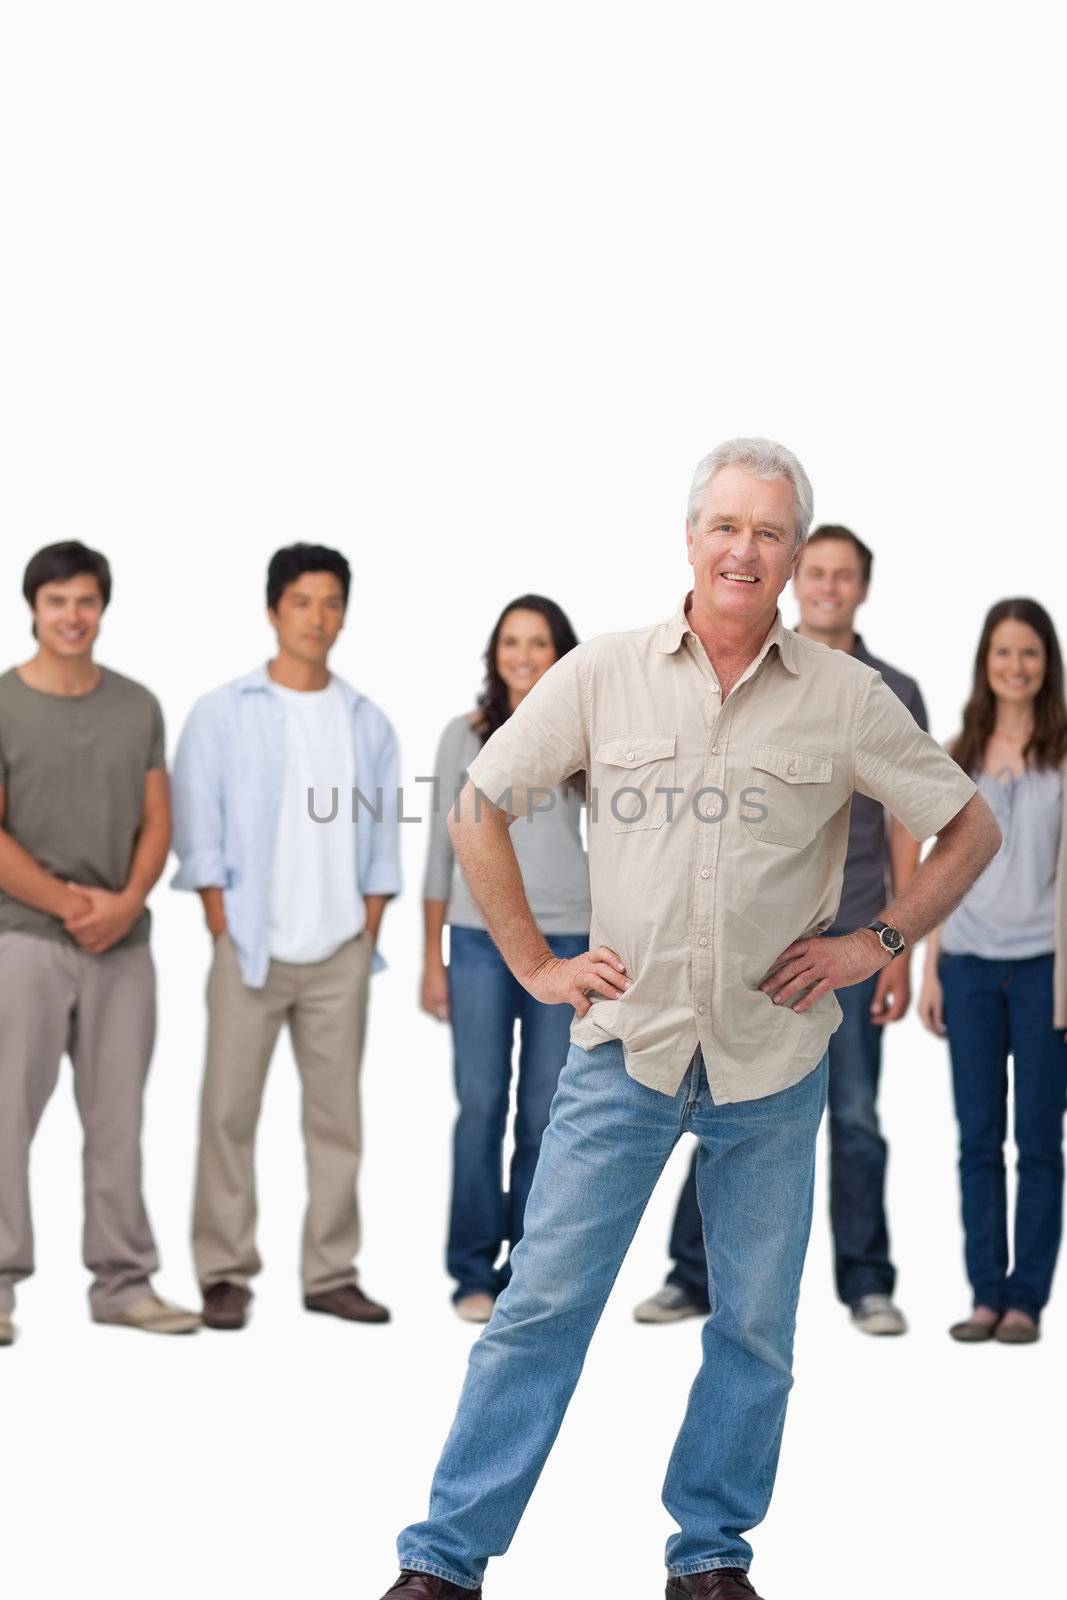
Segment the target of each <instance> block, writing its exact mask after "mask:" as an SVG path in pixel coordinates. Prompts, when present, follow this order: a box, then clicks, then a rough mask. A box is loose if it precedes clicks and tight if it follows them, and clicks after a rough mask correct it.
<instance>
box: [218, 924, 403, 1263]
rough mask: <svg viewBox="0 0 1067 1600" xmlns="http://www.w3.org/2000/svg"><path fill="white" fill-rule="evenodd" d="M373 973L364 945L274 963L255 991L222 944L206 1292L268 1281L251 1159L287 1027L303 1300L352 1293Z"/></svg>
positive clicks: (356, 942) (223, 940) (225, 940)
mask: <svg viewBox="0 0 1067 1600" xmlns="http://www.w3.org/2000/svg"><path fill="white" fill-rule="evenodd" d="M370 962H371V941H370V939H369V937H368V935H367V934H366V933H361V934H360V935H359V936H358V938H355V939H350V940H349V941H348V943H347V944H344V945H342V946H341V948H340V950H338V951H337V953H336V955H332V956H331V957H330V958H329V960H328V961H316V962H311V963H308V964H306V965H304V964H295V963H293V962H288V961H272V962H271V964H270V970H269V972H268V974H267V982H266V984H265V985H264V987H263V988H262V989H250V988H249V987H248V986H247V985H246V984H245V983H244V981H243V979H242V977H241V972H240V968H239V967H238V965H237V952H236V950H235V949H234V945H233V941H232V940H231V939H230V937H229V935H228V934H225V933H224V934H223V935H222V936H221V937H220V938H219V939H218V940H217V941H216V944H215V954H214V957H213V959H212V963H211V973H210V975H209V977H208V985H207V1006H208V1031H207V1062H206V1065H205V1068H204V1091H203V1097H202V1100H201V1107H200V1156H199V1161H198V1164H197V1175H196V1202H195V1206H194V1211H193V1255H194V1257H195V1259H196V1270H197V1274H198V1276H199V1278H200V1283H201V1285H202V1287H204V1288H207V1287H208V1286H209V1285H210V1284H212V1283H221V1282H223V1281H225V1282H228V1283H239V1284H246V1283H247V1282H248V1280H249V1278H251V1277H253V1276H254V1275H255V1274H256V1273H257V1272H258V1271H259V1269H260V1265H261V1262H260V1259H259V1255H258V1252H257V1251H256V1239H255V1231H256V1177H255V1167H254V1162H253V1148H254V1144H255V1136H256V1124H257V1122H258V1121H259V1109H260V1105H261V1104H262V1100H263V1087H264V1084H265V1083H266V1079H267V1067H268V1066H269V1065H270V1058H271V1055H272V1054H273V1051H274V1045H275V1042H276V1040H277V1038H278V1032H279V1030H280V1028H281V1025H282V1023H283V1022H288V1024H289V1036H290V1038H291V1040H292V1044H293V1054H294V1055H295V1056H296V1064H297V1069H298V1071H299V1073H300V1082H301V1091H302V1098H303V1126H304V1151H305V1156H306V1160H307V1174H308V1205H307V1212H306V1214H305V1217H304V1243H303V1250H302V1253H301V1276H302V1278H303V1283H304V1292H305V1293H306V1294H315V1293H319V1292H321V1291H323V1290H326V1289H335V1288H337V1287H338V1285H340V1284H343V1283H353V1282H354V1281H355V1277H356V1272H355V1267H354V1265H353V1263H354V1261H355V1258H356V1256H357V1254H358V1253H359V1211H358V1208H357V1205H356V1178H357V1175H358V1172H359V1158H360V1119H359V1067H360V1059H361V1057H362V1054H363V1036H364V1031H365V1027H366V1019H367V989H368V984H369V980H370Z"/></svg>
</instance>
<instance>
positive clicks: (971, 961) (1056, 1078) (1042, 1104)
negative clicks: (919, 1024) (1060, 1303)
mask: <svg viewBox="0 0 1067 1600" xmlns="http://www.w3.org/2000/svg"><path fill="white" fill-rule="evenodd" d="M940 975H941V985H942V989H943V991H944V1007H945V1027H946V1029H947V1030H948V1043H949V1054H950V1056H951V1058H952V1089H953V1094H954V1096H955V1101H956V1118H957V1121H958V1122H959V1128H960V1189H961V1195H962V1203H963V1204H962V1209H963V1231H964V1236H965V1240H966V1252H965V1254H966V1262H967V1276H968V1278H969V1280H970V1284H971V1289H972V1290H973V1292H974V1303H975V1305H983V1306H990V1307H991V1308H992V1309H993V1310H994V1311H1009V1310H1011V1311H1025V1312H1027V1314H1028V1315H1029V1316H1031V1317H1035V1318H1036V1317H1038V1316H1039V1315H1040V1314H1041V1310H1042V1308H1043V1307H1044V1306H1045V1304H1046V1302H1047V1301H1048V1297H1049V1290H1050V1288H1051V1285H1052V1273H1053V1269H1054V1267H1055V1265H1056V1256H1057V1254H1058V1252H1059V1247H1060V1233H1061V1229H1062V1220H1063V1216H1062V1214H1063V1111H1064V1098H1065V1095H1067V1045H1065V1044H1064V1042H1063V1034H1062V1032H1060V1033H1057V1032H1056V1031H1055V1030H1054V1029H1053V1026H1052V957H1051V956H1050V955H1047V956H1032V957H1031V958H1030V959H1029V960H1026V961H988V960H986V959H985V958H984V957H982V956H966V955H942V957H941V963H940ZM1009 1055H1010V1056H1011V1057H1012V1059H1013V1062H1014V1068H1015V1071H1014V1109H1015V1117H1014V1122H1015V1129H1014V1131H1015V1144H1016V1147H1017V1149H1018V1152H1019V1165H1018V1173H1019V1185H1018V1191H1017V1196H1016V1204H1015V1250H1014V1262H1013V1264H1012V1269H1011V1271H1010V1272H1009V1271H1008V1203H1007V1185H1006V1178H1005V1170H1004V1141H1005V1138H1006V1136H1007V1115H1008V1056H1009Z"/></svg>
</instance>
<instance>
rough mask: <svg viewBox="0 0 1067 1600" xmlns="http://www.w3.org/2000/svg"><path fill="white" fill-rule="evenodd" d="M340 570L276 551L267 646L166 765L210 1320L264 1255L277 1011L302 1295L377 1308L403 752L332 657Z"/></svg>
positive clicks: (304, 548)
mask: <svg viewBox="0 0 1067 1600" xmlns="http://www.w3.org/2000/svg"><path fill="white" fill-rule="evenodd" d="M350 584H351V573H350V570H349V566H348V562H347V561H346V560H345V558H344V556H343V555H341V554H340V553H339V552H338V551H337V550H331V549H328V548H327V547H325V546H323V545H312V544H295V545H290V546H287V547H286V548H285V549H283V550H278V551H277V552H276V553H275V554H274V556H273V557H272V558H271V562H270V567H269V569H268V573H267V617H268V620H269V621H270V624H271V627H272V628H273V629H274V632H275V635H276V638H277V652H276V654H275V656H274V658H273V659H272V660H271V661H269V662H267V664H266V665H265V666H260V667H256V668H255V670H254V671H253V672H250V673H249V674H248V675H247V676H246V677H244V678H238V679H236V680H235V681H234V682H232V683H228V684H224V685H223V687H222V688H220V689H216V690H214V691H213V693H211V694H208V695H205V696H204V698H203V699H201V700H199V701H197V703H196V705H195V706H194V707H193V709H192V711H191V712H190V714H189V719H188V721H187V722H186V725H185V728H184V729H183V731H182V736H181V740H180V742H179V745H178V753H177V757H176V759H175V764H174V823H175V826H174V844H175V850H176V851H177V854H178V860H179V869H178V872H177V873H176V875H175V877H174V879H173V883H174V887H175V888H178V889H195V890H197V891H198V892H199V894H200V898H201V900H202V901H203V906H204V916H205V919H206V922H207V926H208V931H209V933H210V934H211V937H212V939H213V941H214V952H213V955H212V960H211V972H210V976H209V979H208V997H207V998H208V1036H207V1057H206V1061H205V1065H204V1086H203V1095H202V1100H201V1116H200V1150H199V1157H198V1162H197V1175H196V1201H195V1207H194V1215H193V1254H194V1257H195V1260H196V1270H197V1275H198V1277H199V1279H200V1285H201V1289H202V1292H203V1296H204V1322H205V1323H206V1325H207V1326H208V1327H209V1328H219V1329H224V1328H225V1329H236V1328H241V1327H243V1326H244V1325H245V1322H246V1320H247V1317H248V1308H249V1304H250V1301H251V1298H252V1293H251V1289H250V1287H249V1283H250V1280H251V1279H252V1278H253V1277H254V1276H255V1274H256V1273H257V1272H258V1271H259V1270H260V1265H261V1263H260V1258H259V1253H258V1251H257V1249H256V1240H255V1228H256V1187H255V1167H254V1145H255V1136H256V1125H257V1122H258V1120H259V1112H260V1106H261V1104H262V1099H263V1089H264V1085H265V1083H266V1077H267V1068H268V1066H269V1065H270V1059H271V1056H272V1054H273V1051H274V1046H275V1043H276V1042H277V1038H278V1034H279V1032H280V1030H281V1028H282V1026H283V1024H284V1025H287V1026H288V1029H289V1037H290V1039H291V1040H292V1045H293V1054H294V1055H295V1057H296V1064H297V1070H298V1071H299V1073H300V1081H301V1094H302V1107H303V1111H302V1120H303V1132H304V1147H305V1154H306V1158H307V1173H308V1203H307V1210H306V1212H305V1217H304V1238H303V1248H302V1252H301V1278H302V1282H303V1290H304V1305H305V1307H306V1309H307V1310H308V1311H320V1312H325V1313H327V1314H329V1315H330V1316H335V1317H340V1318H342V1319H343V1320H344V1321H346V1322H363V1323H368V1322H387V1321H388V1320H389V1312H388V1311H387V1309H386V1308H385V1306H383V1305H381V1304H379V1303H378V1302H377V1301H375V1300H372V1299H371V1298H370V1296H369V1295H367V1294H366V1293H365V1292H364V1291H363V1289H362V1287H361V1286H360V1284H359V1281H358V1275H357V1271H356V1265H355V1262H356V1257H357V1256H358V1254H359V1248H360V1223H359V1208H358V1204H357V1199H356V1182H357V1178H358V1174H359V1165H360V1156H361V1152H362V1133H361V1124H360V1096H359V1077H360V1066H361V1062H362V1057H363V1044H364V1036H365V1031H366V1020H367V1001H368V991H369V980H370V974H371V972H372V971H373V970H376V969H377V968H378V967H381V966H383V965H384V963H383V962H382V960H381V957H380V956H379V955H378V953H377V940H378V932H379V928H380V926H381V921H382V916H383V913H384V911H385V906H386V902H387V901H388V900H389V899H390V897H391V896H393V895H395V894H398V893H399V891H400V850H399V840H398V827H397V816H398V814H397V786H398V784H399V781H400V779H399V752H398V749H397V742H396V735H395V733H394V732H393V728H392V724H391V723H390V722H389V719H388V718H387V717H386V716H385V714H384V713H383V712H382V711H380V710H379V708H378V707H377V706H376V705H375V704H374V703H373V701H371V700H368V699H367V697H366V696H365V695H363V694H360V693H359V692H358V691H357V690H355V689H353V688H352V687H351V686H350V685H349V684H347V683H346V682H345V681H344V679H343V678H339V677H338V676H337V675H336V674H335V673H333V672H331V671H330V668H329V665H328V661H329V655H330V651H331V650H332V648H333V646H334V644H335V643H336V641H337V637H338V635H339V634H340V632H341V629H342V627H343V626H344V620H345V612H346V608H347V606H348V596H349V588H350ZM357 792H358V793H357ZM358 797H362V798H358ZM364 801H365V802H366V803H365V804H364Z"/></svg>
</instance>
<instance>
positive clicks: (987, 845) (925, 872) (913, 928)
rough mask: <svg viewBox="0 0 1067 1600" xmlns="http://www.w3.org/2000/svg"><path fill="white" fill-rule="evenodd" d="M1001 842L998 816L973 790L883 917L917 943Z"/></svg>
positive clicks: (958, 898) (961, 894) (949, 908)
mask: <svg viewBox="0 0 1067 1600" xmlns="http://www.w3.org/2000/svg"><path fill="white" fill-rule="evenodd" d="M1000 843H1001V833H1000V829H999V828H998V826H997V822H996V818H995V817H994V816H993V813H992V811H991V810H990V809H989V807H988V805H987V804H986V802H985V801H984V800H983V799H982V797H981V795H979V794H976V795H973V796H972V797H971V799H970V800H969V801H968V802H967V804H966V805H965V806H964V807H963V810H962V811H960V812H959V813H958V814H957V815H956V816H955V817H953V819H952V821H951V822H950V823H948V825H947V826H946V827H944V828H942V830H941V832H940V833H939V834H938V836H937V841H936V843H935V845H934V848H933V849H932V850H931V852H930V854H929V855H928V856H927V858H926V860H925V861H924V862H922V863H921V865H920V866H919V867H918V868H917V870H916V872H915V874H914V876H913V877H912V878H911V879H910V881H909V883H908V886H907V888H906V889H905V890H904V891H903V893H901V894H899V895H896V896H894V898H893V900H892V901H891V902H890V904H889V905H888V906H886V908H885V910H884V911H883V912H882V914H881V920H882V921H884V922H888V923H889V924H890V926H891V927H894V928H899V929H900V931H901V933H902V934H903V935H904V939H905V942H906V944H907V945H908V946H911V945H914V944H916V943H917V942H918V940H919V939H921V938H922V937H923V935H924V934H927V933H929V932H930V929H931V928H935V927H937V926H938V924H939V923H942V922H944V920H945V918H946V917H947V916H948V914H949V912H950V911H952V910H954V909H955V907H956V906H958V905H959V903H960V901H961V900H962V899H963V897H964V895H965V894H966V893H967V891H968V889H969V888H970V887H971V884H972V883H973V882H974V881H975V879H976V878H977V877H978V876H979V874H980V873H982V872H984V871H985V869H986V867H987V866H988V865H989V863H990V861H992V859H993V857H994V856H995V855H996V853H997V851H998V850H999V849H1000Z"/></svg>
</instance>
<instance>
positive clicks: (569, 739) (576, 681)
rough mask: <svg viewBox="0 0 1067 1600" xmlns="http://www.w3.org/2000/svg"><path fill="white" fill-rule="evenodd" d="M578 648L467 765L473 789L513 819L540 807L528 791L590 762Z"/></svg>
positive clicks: (548, 784) (540, 681)
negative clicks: (537, 806) (507, 812)
mask: <svg viewBox="0 0 1067 1600" xmlns="http://www.w3.org/2000/svg"><path fill="white" fill-rule="evenodd" d="M588 727H589V722H588V716H587V706H586V697H585V690H584V686H583V677H582V646H581V645H579V646H577V648H576V649H574V650H570V651H568V652H567V654H566V655H565V656H562V657H561V658H560V660H559V661H557V662H556V663H555V664H554V665H553V666H551V667H549V669H548V671H547V672H546V673H545V675H544V677H543V678H539V679H538V681H537V682H536V683H535V684H534V686H533V688H532V689H531V690H530V692H529V694H528V695H526V696H524V698H523V699H522V700H521V701H520V702H519V704H518V706H517V707H516V708H515V710H514V711H513V712H512V714H511V716H510V717H509V718H508V720H507V721H506V722H505V723H504V724H503V725H502V726H501V727H499V728H498V729H497V730H496V732H495V733H494V734H493V735H492V737H491V738H490V739H488V740H487V741H486V743H485V745H484V746H483V748H482V750H481V752H480V753H479V754H478V755H477V756H475V758H474V760H473V761H472V762H471V764H470V768H469V774H470V778H471V782H472V783H473V784H474V786H475V788H477V789H478V790H480V792H481V793H482V794H483V795H485V797H486V799H487V800H489V801H490V802H491V803H492V804H493V805H501V806H503V807H504V808H505V809H506V810H507V811H509V812H510V813H511V815H512V816H514V817H521V816H525V815H529V813H530V811H531V810H532V809H533V808H534V807H535V806H536V805H537V804H538V796H536V795H532V794H531V791H532V790H535V789H536V790H546V789H555V788H558V786H559V785H560V784H561V783H562V782H563V781H564V779H565V778H569V777H570V776H571V774H572V773H575V772H582V771H585V770H587V768H588V764H589V738H588Z"/></svg>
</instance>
